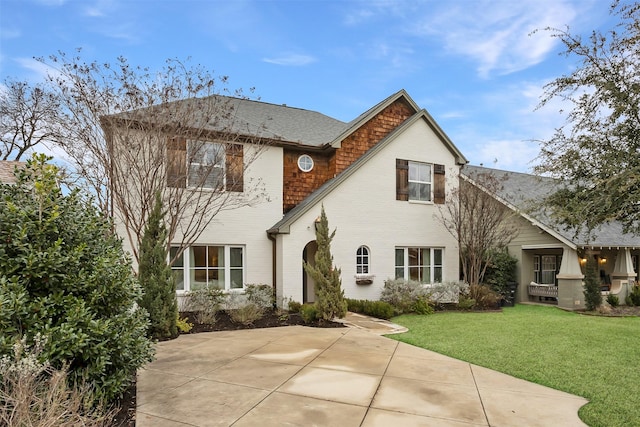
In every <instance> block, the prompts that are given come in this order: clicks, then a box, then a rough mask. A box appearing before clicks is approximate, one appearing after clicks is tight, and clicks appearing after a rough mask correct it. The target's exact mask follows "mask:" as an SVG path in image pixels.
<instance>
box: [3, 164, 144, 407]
mask: <svg viewBox="0 0 640 427" xmlns="http://www.w3.org/2000/svg"><path fill="white" fill-rule="evenodd" d="M46 161H47V158H46V157H45V156H42V155H41V156H34V158H33V159H32V160H30V161H29V162H28V163H27V166H26V167H25V168H24V169H23V170H21V171H20V172H19V173H18V174H17V183H16V185H0V330H1V331H2V334H1V335H0V354H9V353H11V351H12V350H11V348H12V345H13V343H14V341H15V340H16V339H20V338H21V337H22V336H23V334H24V332H25V331H29V333H36V332H39V333H40V334H42V336H43V337H44V338H46V344H45V345H44V346H43V349H42V354H41V357H42V360H48V361H49V362H50V363H51V366H52V367H53V368H54V369H58V370H62V369H63V368H64V367H67V368H68V376H69V380H70V381H71V382H72V383H74V384H76V385H78V384H82V383H87V384H88V385H90V386H91V387H93V388H94V390H95V394H96V398H97V399H104V400H106V401H112V400H114V399H115V398H117V397H119V396H120V395H121V393H122V392H123V391H124V390H125V389H126V388H127V387H128V386H129V384H130V383H131V380H132V379H133V378H134V376H135V373H136V370H137V369H138V368H140V367H141V366H143V365H144V364H145V363H147V362H149V361H150V360H151V359H152V356H153V347H152V343H151V341H150V340H148V339H147V337H146V330H147V326H148V320H147V313H146V311H145V310H144V309H142V308H140V307H138V306H137V303H138V302H139V300H140V297H141V290H140V286H139V285H138V283H137V281H136V279H135V277H134V276H133V274H132V269H131V263H130V260H128V259H127V258H126V256H125V254H124V251H123V249H122V244H121V241H120V240H119V239H118V238H117V237H116V236H115V235H114V234H113V231H112V226H111V224H110V223H109V221H108V220H107V219H105V218H104V217H103V216H102V215H101V214H100V213H99V212H98V211H97V209H96V208H95V206H94V205H93V204H92V203H91V202H90V201H86V200H83V199H82V197H81V196H80V194H79V193H78V192H77V191H72V192H70V193H69V194H66V195H65V194H62V191H61V189H60V188H59V186H58V185H57V179H58V174H57V173H58V170H57V168H56V167H55V166H52V165H48V164H46ZM27 344H29V345H30V344H31V343H30V342H27Z"/></svg>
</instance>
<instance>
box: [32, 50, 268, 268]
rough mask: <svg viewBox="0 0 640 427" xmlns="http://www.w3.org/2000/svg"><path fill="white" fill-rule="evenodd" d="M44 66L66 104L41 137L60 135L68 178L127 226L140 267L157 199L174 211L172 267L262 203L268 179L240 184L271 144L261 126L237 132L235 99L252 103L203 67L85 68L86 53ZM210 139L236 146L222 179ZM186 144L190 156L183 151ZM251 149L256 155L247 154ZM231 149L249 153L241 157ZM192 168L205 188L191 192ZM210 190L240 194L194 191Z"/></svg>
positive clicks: (51, 87)
mask: <svg viewBox="0 0 640 427" xmlns="http://www.w3.org/2000/svg"><path fill="white" fill-rule="evenodd" d="M37 59H38V60H39V61H40V62H41V63H42V64H43V65H44V66H45V68H46V69H47V70H51V73H50V74H49V75H48V78H47V91H51V92H53V93H54V96H55V98H56V100H57V101H58V102H59V103H60V106H59V109H58V112H57V114H56V116H55V118H54V119H53V120H50V121H47V122H43V123H42V125H41V126H40V130H44V131H48V130H49V129H50V128H55V129H56V130H57V132H58V133H59V134H60V137H59V139H60V140H62V141H63V144H62V147H61V148H62V149H63V150H64V154H65V159H66V160H67V162H68V164H69V165H70V167H69V173H70V174H71V177H72V178H73V179H74V181H75V182H76V183H77V185H80V186H82V188H86V189H87V190H88V192H89V193H91V194H94V195H95V197H96V203H97V204H98V206H99V207H100V208H101V209H102V211H103V212H105V213H106V214H108V215H109V216H113V217H114V218H115V220H116V221H117V222H118V223H119V224H122V226H123V227H124V228H125V230H126V233H125V236H126V238H127V239H128V241H129V246H130V248H131V251H132V253H133V257H134V260H136V261H139V253H138V249H139V248H140V243H141V239H142V234H143V232H144V226H145V224H146V222H147V219H148V217H149V214H150V213H151V210H152V209H153V205H154V202H155V195H156V193H158V192H160V193H161V195H162V200H163V202H164V204H165V206H166V207H167V211H166V213H165V219H166V224H167V230H168V239H167V242H171V243H173V244H176V246H178V247H179V248H181V249H180V250H178V251H177V252H176V253H175V254H174V259H172V260H171V261H170V263H173V262H174V260H175V259H177V258H178V257H179V256H180V255H181V253H182V250H183V249H184V248H187V247H189V246H191V245H192V244H193V243H194V242H195V241H196V240H197V238H198V237H199V236H200V235H201V234H202V232H203V231H204V230H205V229H206V228H207V227H208V226H209V224H210V223H211V222H212V221H213V219H214V218H215V217H216V215H218V213H219V212H221V211H223V210H229V209H236V208H239V207H243V206H251V205H254V204H256V203H259V202H261V201H263V200H265V198H266V195H265V194H264V185H263V183H262V181H261V180H259V179H257V180H253V181H249V180H244V181H243V180H242V179H241V177H242V176H243V173H244V171H245V170H247V168H248V167H249V166H250V165H251V164H252V163H253V161H254V160H255V159H256V158H258V156H259V155H260V154H261V153H262V151H263V150H264V149H265V148H266V147H267V145H268V144H267V143H264V141H262V139H261V137H260V135H259V134H261V133H262V132H260V126H261V125H262V123H254V124H253V125H255V128H256V132H255V133H254V135H253V136H252V135H247V133H246V132H245V133H244V134H243V135H242V136H240V135H237V133H234V132H233V130H234V129H237V123H236V120H237V113H236V108H237V105H238V99H239V98H240V99H245V98H246V96H245V95H244V94H243V93H242V91H241V90H238V91H230V90H229V89H228V88H227V87H226V86H227V78H226V77H224V76H223V77H219V78H217V77H215V76H214V75H212V73H211V72H210V71H208V70H206V69H204V67H202V66H199V65H196V66H193V65H192V64H190V63H189V62H188V61H184V62H183V61H180V60H178V59H169V60H167V61H165V65H164V66H163V67H162V68H161V69H155V70H154V69H150V68H147V67H144V66H136V65H135V64H131V63H129V61H128V60H127V59H126V58H124V57H119V58H117V60H116V61H114V62H112V63H110V62H97V61H93V62H87V61H85V60H84V59H83V58H82V57H81V51H80V50H78V51H77V52H75V53H74V54H71V55H67V54H65V53H64V52H60V53H58V54H57V55H51V56H50V57H49V58H37ZM221 94H228V95H232V96H234V97H225V96H221ZM212 134H215V135H216V137H217V136H219V135H224V141H223V142H225V143H228V144H230V145H228V146H226V149H227V150H228V151H227V153H230V154H232V155H233V157H234V159H242V162H237V161H227V163H226V164H225V171H226V173H225V174H220V173H219V171H220V170H219V168H218V166H219V165H216V164H215V163H214V162H208V163H207V164H203V162H202V161H201V160H202V158H203V150H206V147H207V146H205V145H204V144H207V143H208V142H210V141H211V140H212V138H214V137H213V136H212ZM174 137H175V139H173V138H174ZM170 138H172V139H170ZM186 138H188V139H189V140H190V142H189V149H188V150H184V148H183V147H184V146H185V145H186V144H187V143H186ZM244 143H249V144H250V145H251V149H250V150H244V149H243V148H242V147H243V146H244ZM183 144H184V145H183ZM231 144H233V149H237V148H240V149H242V153H241V155H240V153H238V150H235V151H233V149H232V146H231ZM176 148H177V149H178V151H176V150H175V149H176ZM169 150H173V155H172V156H171V157H172V158H173V159H174V160H176V159H175V158H174V155H177V154H176V153H177V152H181V153H183V155H184V156H185V158H184V160H183V161H182V162H179V163H180V164H181V165H183V166H184V167H183V166H178V167H167V157H168V151H169ZM229 158H230V157H229ZM192 163H198V164H199V165H200V166H199V169H198V174H199V179H197V180H196V179H192V180H191V181H189V185H186V182H187V180H188V178H189V173H190V171H193V169H192V168H188V167H186V165H189V164H192ZM225 175H226V178H225ZM192 176H193V174H192ZM245 181H246V182H245ZM205 183H207V186H209V185H210V186H211V187H212V188H218V187H222V188H225V185H226V186H227V188H230V187H231V186H232V187H233V191H193V190H194V189H198V188H202V186H203V185H204V184H205ZM168 184H170V185H168ZM238 187H242V188H241V193H240V192H238V191H237V189H238Z"/></svg>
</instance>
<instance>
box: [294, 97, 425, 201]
mask: <svg viewBox="0 0 640 427" xmlns="http://www.w3.org/2000/svg"><path fill="white" fill-rule="evenodd" d="M414 113H415V111H414V110H413V108H412V107H411V106H410V105H409V104H407V103H406V102H405V101H403V100H398V101H396V102H394V103H392V104H391V105H389V106H388V107H387V108H385V109H384V110H382V111H381V112H380V113H378V114H376V115H375V116H374V117H373V118H371V120H369V121H368V122H367V123H365V124H364V125H362V126H360V127H359V128H358V130H356V131H355V132H354V133H352V134H351V135H349V136H348V137H346V138H345V139H344V140H343V141H342V143H341V147H340V148H338V149H336V150H335V151H334V152H333V153H332V154H331V153H328V154H327V155H323V154H310V153H306V154H309V155H310V156H311V157H312V158H313V161H314V167H313V170H312V171H311V172H307V173H305V172H302V171H300V170H299V169H298V163H297V162H298V157H299V156H300V155H301V154H303V153H301V152H299V151H293V150H285V152H284V166H283V168H284V171H283V173H284V182H283V183H284V188H283V196H282V200H283V211H284V212H288V211H289V210H291V209H293V208H294V207H295V206H296V205H297V204H298V203H300V202H301V201H302V200H304V198H306V197H307V196H308V195H309V194H311V193H312V192H314V191H315V190H317V189H318V188H319V187H320V186H321V185H322V184H324V183H325V182H326V181H328V180H329V179H331V178H333V177H334V176H336V175H338V174H339V173H341V172H342V171H344V170H345V169H346V168H348V167H349V166H351V164H352V163H353V162H355V161H356V160H357V159H358V158H360V157H361V156H362V155H363V154H364V153H365V152H366V151H367V150H369V149H370V148H371V147H373V146H374V145H376V144H377V143H378V142H380V141H381V140H382V139H383V138H384V137H386V136H387V135H389V133H391V132H392V131H393V130H394V129H395V128H397V127H398V126H399V125H400V124H402V122H404V121H405V120H407V119H408V118H409V117H411V116H412V115H413V114H414Z"/></svg>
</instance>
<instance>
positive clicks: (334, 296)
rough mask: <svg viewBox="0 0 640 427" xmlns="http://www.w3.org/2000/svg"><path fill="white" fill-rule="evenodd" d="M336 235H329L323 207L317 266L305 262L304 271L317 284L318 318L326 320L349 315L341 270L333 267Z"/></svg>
mask: <svg viewBox="0 0 640 427" xmlns="http://www.w3.org/2000/svg"><path fill="white" fill-rule="evenodd" d="M335 234H336V231H335V230H333V233H331V234H329V221H328V220H327V215H326V214H325V211H324V206H322V212H321V214H320V223H319V224H318V227H317V229H316V243H317V244H318V250H317V252H316V255H315V265H310V264H308V263H306V262H305V263H304V269H305V271H306V272H307V273H309V275H310V276H311V277H312V278H313V280H314V282H315V294H316V308H317V311H318V316H319V317H320V318H322V319H324V320H331V319H333V318H335V317H338V318H342V317H344V316H345V314H347V301H346V300H345V298H344V291H343V290H342V281H341V280H340V269H339V268H337V267H334V266H333V256H332V255H331V240H333V237H334V236H335Z"/></svg>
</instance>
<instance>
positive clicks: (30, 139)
mask: <svg viewBox="0 0 640 427" xmlns="http://www.w3.org/2000/svg"><path fill="white" fill-rule="evenodd" d="M4 86H5V89H4V90H0V160H20V159H21V158H22V157H23V156H24V155H25V154H27V153H29V152H30V151H33V149H34V148H35V147H36V146H38V145H45V146H46V144H47V143H50V144H59V143H62V141H61V139H60V129H59V126H57V123H58V120H57V114H58V111H59V106H60V103H59V100H58V98H57V97H56V95H55V93H53V92H50V91H48V90H46V88H44V87H43V86H41V85H36V86H33V87H32V86H30V85H29V84H28V83H27V82H18V81H13V80H9V79H7V80H5V81H4Z"/></svg>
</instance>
